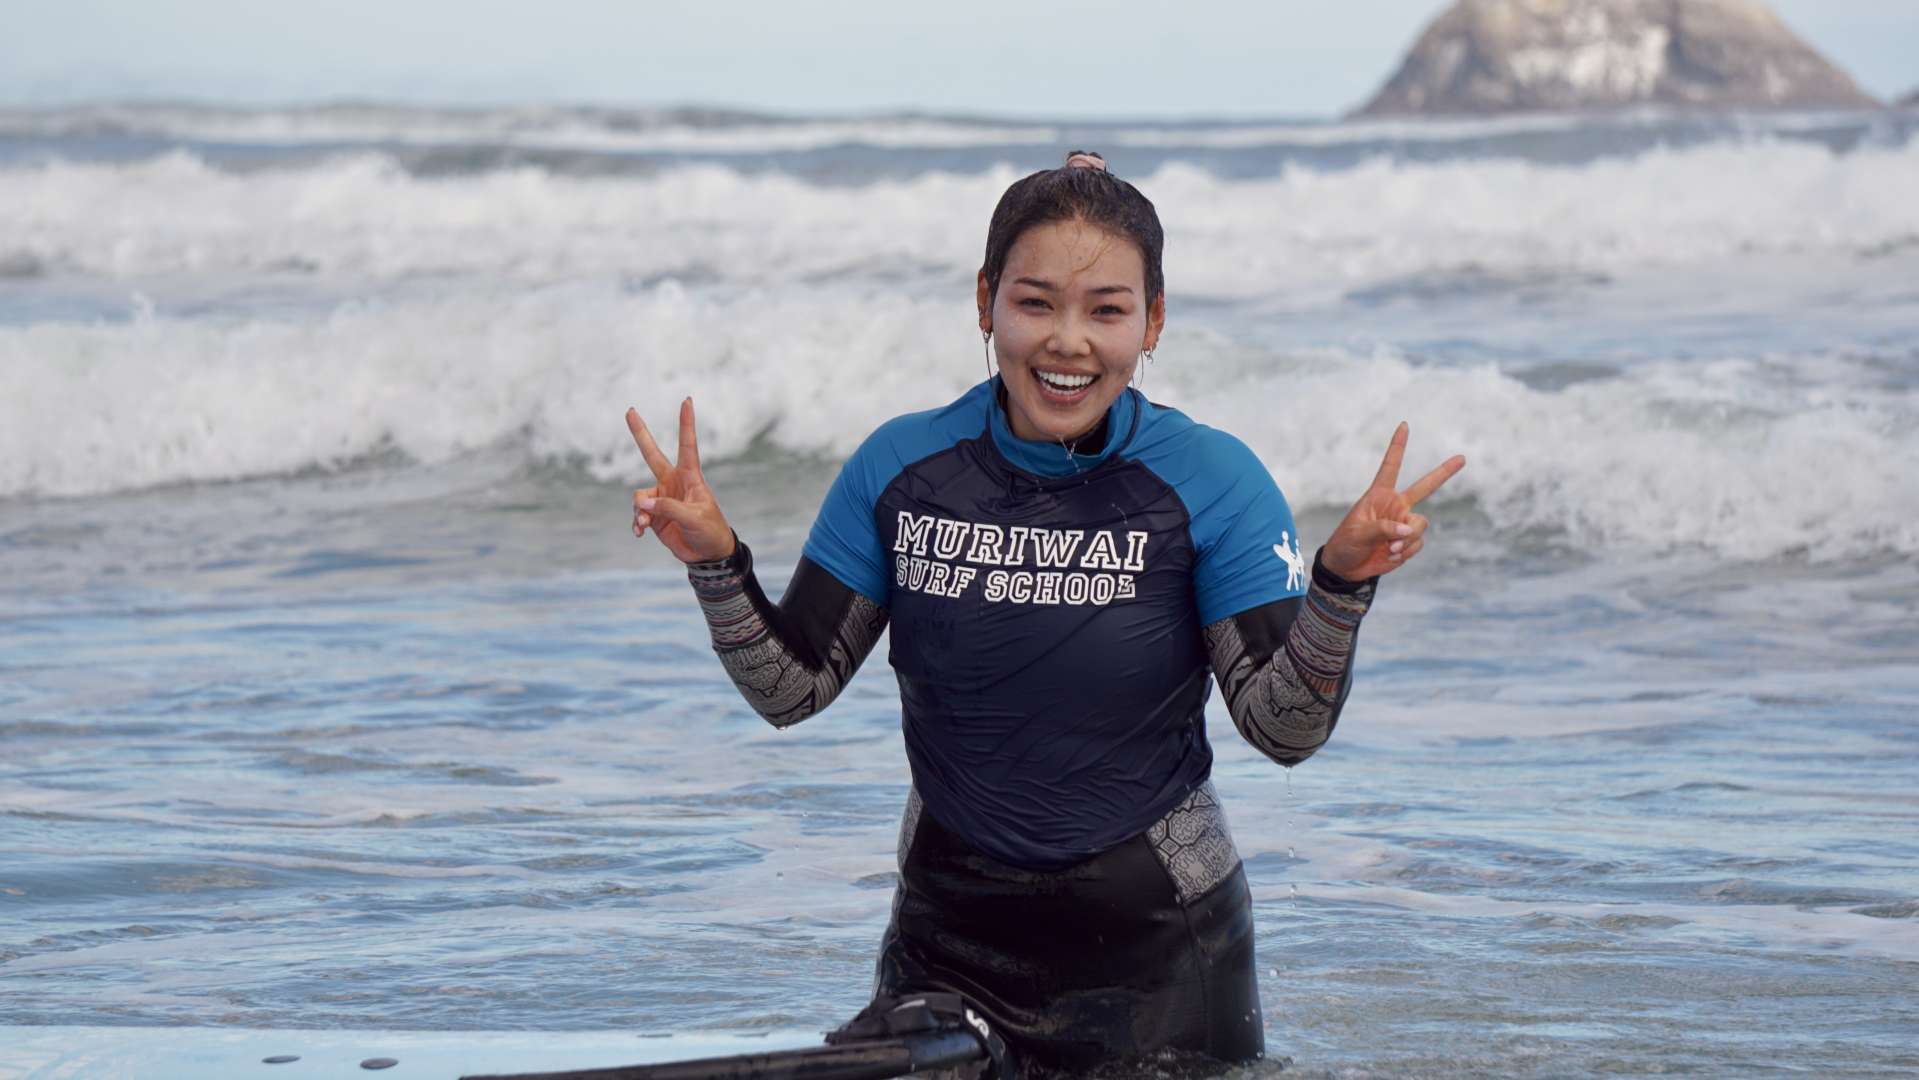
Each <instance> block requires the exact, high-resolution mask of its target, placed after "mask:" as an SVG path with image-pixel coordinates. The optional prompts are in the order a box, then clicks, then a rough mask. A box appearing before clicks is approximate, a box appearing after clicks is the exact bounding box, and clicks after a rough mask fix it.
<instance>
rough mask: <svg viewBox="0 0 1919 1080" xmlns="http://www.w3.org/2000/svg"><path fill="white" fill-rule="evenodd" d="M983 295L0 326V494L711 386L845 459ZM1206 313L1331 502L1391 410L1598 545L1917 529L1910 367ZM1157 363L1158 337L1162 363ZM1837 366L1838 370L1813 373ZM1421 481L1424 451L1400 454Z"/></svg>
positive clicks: (371, 310)
mask: <svg viewBox="0 0 1919 1080" xmlns="http://www.w3.org/2000/svg"><path fill="white" fill-rule="evenodd" d="M971 316H972V311H971V307H970V305H968V304H966V303H964V302H959V303H954V302H950V301H946V300H942V301H939V302H934V301H929V300H918V299H913V298H909V297H903V296H900V295H898V294H897V293H894V292H891V291H888V290H884V289H879V288H873V289H870V290H868V291H866V292H859V291H854V290H839V291H831V292H828V291H820V292H812V293H803V292H796V291H788V292H785V293H759V292H749V293H747V294H745V295H743V296H740V297H736V298H733V299H721V298H717V297H714V296H712V295H705V294H697V293H694V292H690V291H688V290H686V289H684V288H682V287H680V286H678V285H674V284H670V283H669V284H666V285H661V286H657V287H651V288H647V289H642V290H638V291H625V290H622V289H619V288H617V287H615V286H612V285H608V284H601V283H596V284H591V285H575V286H565V287H550V288H544V289H535V290H527V291H523V292H519V293H516V294H507V295H494V296H484V297H481V296H465V295H463V296H459V297H450V298H443V299H440V300H435V301H428V302H415V303H406V304H398V303H395V304H389V305H384V306H376V305H366V306H357V307H347V308H342V309H340V310H339V311H337V312H335V313H334V314H333V315H332V316H331V317H328V318H325V319H322V320H318V321H306V322H301V321H269V320H252V321H245V322H237V323H231V324H228V323H221V322H218V321H215V320H209V319H198V320H195V319H173V318H169V317H167V316H166V315H165V314H164V313H162V314H159V315H153V314H147V315H143V316H142V317H140V318H138V319H136V320H134V321H132V322H130V323H125V324H119V325H93V326H76V325H60V324H45V325H39V326H32V327H26V328H20V329H8V330H4V331H0V366H4V368H5V370H6V371H7V372H8V379H9V389H10V391H11V392H10V393H9V394H8V395H7V397H6V398H5V400H4V403H3V404H0V494H13V495H18V494H57V495H82V494H96V493H102V492H109V491H114V490H123V489H130V488H139V487H145V486H150V485H156V484H164V483H170V482H178V481H191V480H216V479H225V478H232V477H243V476H253V475H261V474H272V473H280V472H286V471H291V470H298V469H301V468H305V467H310V466H331V465H335V464H338V463H340V462H344V461H350V460H352V459H355V458H359V457H363V456H365V455H368V454H373V453H378V452H383V451H391V450H398V451H400V452H402V453H404V454H406V455H408V456H410V457H411V458H414V459H417V460H420V461H426V462H435V461H443V460H447V459H449V458H451V457H453V456H455V455H459V454H462V453H465V452H468V451H471V450H474V449H476V448H480V447H486V446H493V445H500V444H505V445H511V446H517V447H521V448H523V452H524V453H526V454H527V455H529V456H531V457H534V458H539V459H553V458H560V459H579V460H584V461H585V462H586V463H587V465H588V467H589V468H591V469H592V470H593V471H594V472H595V473H596V474H597V475H599V476H601V477H603V478H609V479H610V478H615V477H619V478H629V479H633V480H636V481H637V480H638V479H639V478H640V476H641V475H642V473H641V471H640V466H639V464H638V461H637V455H636V454H635V453H634V451H633V448H632V446H631V444H630V440H629V438H628V436H627V434H626V431H625V429H624V426H623V425H622V424H621V422H620V413H621V412H622V411H623V409H624V407H625V406H626V405H627V404H629V403H632V404H636V405H639V406H641V407H642V408H643V409H644V410H645V412H646V414H647V415H648V416H650V417H651V418H652V419H653V420H654V422H655V423H656V424H657V425H658V426H660V427H661V428H662V429H663V430H665V431H671V429H672V414H673V411H674V406H675V404H676V403H677V402H678V400H679V399H680V397H681V396H682V395H685V394H689V393H692V394H697V405H698V408H699V414H700V423H701V432H702V440H703V447H704V449H705V453H706V456H707V457H708V458H709V459H710V460H724V459H726V458H728V457H731V456H735V455H738V454H740V453H742V452H743V451H745V450H746V449H747V448H748V447H749V446H750V445H751V444H753V442H754V441H755V440H756V439H763V440H765V441H766V442H768V443H770V444H771V445H773V446H775V447H778V448H780V449H782V450H784V451H786V452H789V453H793V454H799V455H821V456H825V457H828V458H836V457H840V456H843V455H845V454H847V453H849V452H850V451H851V450H852V449H853V448H854V447H855V446H856V445H857V443H858V442H859V440H860V439H861V438H862V437H863V436H864V435H865V433H866V432H868V431H870V430H871V429H872V428H873V427H874V426H875V425H876V424H877V423H879V422H880V421H882V420H884V419H885V418H887V417H888V416H891V415H894V414H896V413H899V412H902V411H907V410H910V409H912V408H918V407H931V406H933V405H937V404H940V403H943V402H945V401H947V400H950V399H951V398H953V397H955V396H957V395H958V394H959V393H960V392H962V391H963V389H964V388H965V387H966V386H967V385H969V384H970V383H972V382H973V381H976V380H977V379H978V378H980V377H981V375H982V372H983V358H982V356H981V355H980V353H979V352H978V351H977V339H972V340H971V341H970V343H969V339H968V335H967V327H968V326H969V324H970V321H971ZM1208 342H1209V339H1208V338H1206V337H1205V336H1203V335H1197V336H1193V337H1188V338H1182V339H1180V340H1179V341H1175V342H1171V343H1169V344H1170V346H1171V349H1170V350H1162V351H1163V352H1165V353H1166V354H1167V357H1170V356H1172V355H1173V353H1174V352H1177V354H1178V361H1179V362H1178V363H1177V364H1173V363H1161V364H1159V365H1156V367H1155V370H1154V374H1153V376H1152V378H1153V379H1154V380H1155V381H1154V382H1153V384H1152V385H1151V387H1150V389H1152V390H1153V392H1154V396H1155V397H1156V398H1157V399H1159V400H1163V401H1166V402H1169V403H1172V404H1176V405H1178V406H1180V407H1182V408H1184V409H1185V410H1187V411H1188V412H1189V413H1190V414H1191V415H1193V416H1194V417H1195V418H1197V419H1200V420H1202V421H1205V422H1208V423H1211V424H1214V425H1215V426H1219V427H1222V428H1224V429H1226V430H1229V431H1233V432H1236V433H1238V434H1240V435H1241V436H1242V437H1244V438H1245V439H1246V440H1247V441H1248V442H1249V443H1250V444H1251V445H1252V446H1253V447H1254V449H1255V450H1256V451H1258V452H1259V454H1260V455H1261V456H1262V457H1263V458H1264V459H1265V460H1266V461H1267V463H1268V464H1269V466H1270V467H1271V468H1272V469H1273V471H1274V474H1275V475H1276V476H1277V478H1278V479H1279V481H1280V483H1281V486H1282V487H1283V488H1284V489H1285V490H1286V492H1287V493H1288V495H1289V497H1290V498H1291V499H1292V501H1293V502H1294V504H1295V505H1296V506H1298V507H1301V508H1310V507H1315V506H1322V507H1331V506H1341V505H1344V504H1345V503H1346V502H1348V501H1350V500H1351V499H1352V498H1353V497H1354V496H1355V495H1356V494H1357V492H1358V491H1359V490H1361V489H1362V488H1363V487H1364V485H1365V483H1366V481H1367V480H1368V479H1369V478H1370V475H1371V472H1372V469H1373V468H1374V465H1375V463H1376V462H1377V460H1378V455H1379V453H1380V452H1381V448H1382V447H1383V445H1384V442H1385V438H1386V436H1387V435H1388V434H1389V433H1390V431H1391V429H1392V426H1393V424H1394V423H1395V422H1396V421H1397V420H1399V419H1401V418H1405V419H1408V420H1410V421H1411V423H1412V425H1413V428H1414V430H1415V432H1416V439H1417V448H1418V452H1417V453H1416V454H1415V460H1416V461H1423V460H1426V459H1428V458H1430V459H1431V460H1435V461H1436V460H1437V458H1438V456H1439V455H1441V454H1442V453H1449V452H1454V451H1458V452H1463V453H1465V454H1466V455H1467V456H1468V457H1469V459H1470V460H1471V465H1470V467H1469V468H1468V469H1467V471H1466V472H1465V473H1464V474H1463V475H1462V476H1460V477H1459V478H1458V479H1457V480H1455V481H1454V483H1453V484H1452V485H1450V487H1449V488H1448V491H1449V492H1451V493H1455V494H1457V495H1459V496H1471V497H1474V498H1475V499H1476V500H1477V503H1478V505H1479V507H1480V508H1481V510H1482V511H1483V512H1484V513H1485V514H1486V515H1487V516H1488V517H1489V518H1490V519H1491V522H1492V524H1493V526H1494V527H1495V528H1496V529H1498V530H1500V531H1501V532H1510V531H1514V530H1542V531H1544V532H1546V533H1548V534H1557V535H1562V536H1564V537H1565V538H1567V539H1568V540H1569V541H1570V542H1572V543H1575V544H1577V545H1580V546H1592V547H1599V546H1604V547H1607V548H1613V549H1617V548H1621V547H1624V548H1629V549H1663V548H1670V547H1673V546H1676V545H1678V546H1686V545H1699V546H1702V547H1704V548H1706V549H1708V550H1712V551H1716V552H1719V553H1722V554H1724V555H1728V556H1733V557H1739V558H1765V557H1770V556H1776V555H1780V554H1785V553H1791V552H1805V553H1807V554H1808V555H1810V556H1811V557H1813V558H1815V559H1824V558H1837V557H1842V556H1847V555H1853V554H1860V553H1867V552H1884V551H1897V552H1905V553H1913V552H1919V524H1915V523H1914V520H1913V518H1912V515H1911V512H1910V508H1911V507H1912V506H1913V505H1914V504H1915V503H1916V502H1919V480H1915V479H1914V477H1913V475H1912V473H1911V472H1910V470H1909V469H1907V468H1905V463H1906V462H1909V461H1911V460H1913V459H1914V458H1915V457H1916V456H1919V390H1914V389H1912V388H1910V387H1908V388H1905V389H1901V388H1897V387H1887V386H1884V385H1882V382H1883V380H1882V379H1880V378H1879V374H1880V373H1879V372H1878V370H1877V369H1875V368H1873V367H1872V365H1871V364H1868V363H1856V362H1853V361H1848V360H1843V359H1838V358H1821V357H1780V358H1763V357H1756V358H1729V359H1726V360H1723V361H1719V362H1700V361H1689V362H1685V363H1680V362H1672V363H1660V362H1648V363H1644V364H1639V365H1634V366H1631V367H1628V368H1627V369H1625V371H1624V373H1622V374H1619V375H1616V376H1613V377H1609V378H1600V379H1593V380H1589V381H1584V382H1579V383H1575V384H1573V385H1571V386H1567V387H1564V388H1559V389H1539V388H1535V387H1533V386H1529V385H1528V384H1527V383H1525V382H1523V381H1521V380H1520V379H1518V378H1516V377H1514V376H1513V375H1511V374H1506V373H1502V372H1501V371H1499V370H1497V369H1495V368H1493V367H1491V366H1482V367H1470V368H1458V367H1446V366H1437V365H1431V364H1424V363H1419V362H1415V361H1413V360H1410V359H1408V358H1406V357H1404V356H1402V355H1400V354H1398V353H1396V352H1394V351H1392V350H1390V349H1385V348H1380V349H1375V350H1369V351H1354V350H1347V349H1334V348H1326V349H1321V350H1316V351H1310V352H1298V353H1290V354H1286V355H1278V356H1273V355H1259V354H1247V353H1245V352H1244V351H1243V350H1241V351H1235V350H1232V349H1224V348H1220V347H1218V346H1216V345H1211V344H1209V343H1208ZM1167 357H1163V358H1162V359H1165V358H1167ZM1812 365H1823V366H1822V367H1821V369H1820V375H1819V379H1820V381H1819V383H1818V385H1819V389H1818V390H1817V391H1815V392H1811V393H1808V392H1807V391H1806V390H1804V389H1803V377H1804V376H1805V374H1806V373H1807V371H1808V370H1809V369H1810V366H1812ZM1408 475H1409V476H1410V472H1409V474H1408Z"/></svg>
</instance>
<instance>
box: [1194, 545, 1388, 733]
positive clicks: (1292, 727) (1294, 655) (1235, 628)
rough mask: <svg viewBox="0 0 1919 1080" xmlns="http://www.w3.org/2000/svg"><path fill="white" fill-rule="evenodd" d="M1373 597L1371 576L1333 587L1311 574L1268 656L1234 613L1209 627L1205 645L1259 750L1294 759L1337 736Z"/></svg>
mask: <svg viewBox="0 0 1919 1080" xmlns="http://www.w3.org/2000/svg"><path fill="white" fill-rule="evenodd" d="M1316 576H1317V575H1316ZM1372 601H1373V585H1372V583H1370V582H1368V583H1366V584H1364V585H1361V586H1359V587H1358V588H1357V589H1356V590H1354V591H1352V592H1334V591H1332V590H1331V589H1327V588H1324V587H1323V586H1322V585H1321V584H1320V582H1319V581H1318V580H1314V581H1313V583H1312V585H1311V586H1309V587H1308V588H1307V590H1306V597H1305V602H1304V603H1303V604H1301V605H1300V608H1299V614H1298V616H1297V617H1295V618H1294V619H1293V624H1292V626H1291V627H1290V628H1288V629H1287V631H1286V641H1285V644H1284V645H1283V646H1282V647H1281V648H1279V649H1276V650H1274V652H1273V654H1272V656H1271V657H1269V658H1266V659H1265V660H1264V661H1263V662H1262V661H1261V660H1260V659H1259V658H1256V657H1254V656H1253V655H1251V652H1250V650H1249V649H1248V648H1247V645H1246V640H1245V637H1244V636H1243V635H1242V634H1241V633H1240V627H1239V624H1238V622H1236V621H1235V620H1236V619H1237V616H1235V617H1233V618H1226V619H1221V620H1219V621H1218V622H1215V623H1213V624H1212V625H1211V626H1208V627H1207V628H1206V650H1207V652H1208V653H1209V654H1210V655H1211V657H1212V661H1213V672H1214V676H1215V677H1216V678H1217V679H1218V680H1219V688H1220V691H1221V692H1222V693H1224V694H1225V695H1226V708H1227V711H1229V712H1231V713H1232V716H1233V725H1234V726H1235V727H1237V728H1239V733H1240V734H1241V735H1242V736H1244V737H1245V738H1246V741H1247V742H1249V743H1252V744H1253V746H1254V747H1255V748H1257V749H1258V750H1259V752H1260V753H1262V754H1265V755H1266V756H1267V757H1269V758H1272V759H1273V760H1274V761H1277V762H1279V763H1280V764H1281V765H1297V764H1299V763H1300V762H1302V761H1304V760H1306V759H1307V758H1308V757H1311V756H1312V754H1313V751H1315V750H1317V749H1319V747H1320V745H1321V744H1322V743H1324V742H1325V741H1326V737H1327V736H1328V735H1330V734H1332V730H1333V722H1334V720H1336V719H1337V718H1338V716H1339V707H1340V705H1341V704H1342V702H1343V700H1344V693H1343V690H1344V687H1345V684H1346V677H1347V674H1348V668H1349V666H1350V665H1351V663H1352V658H1353V645H1354V642H1355V640H1356V637H1357V635H1358V633H1359V621H1360V619H1361V618H1362V617H1364V616H1365V614H1366V609H1367V608H1368V607H1370V606H1371V605H1372Z"/></svg>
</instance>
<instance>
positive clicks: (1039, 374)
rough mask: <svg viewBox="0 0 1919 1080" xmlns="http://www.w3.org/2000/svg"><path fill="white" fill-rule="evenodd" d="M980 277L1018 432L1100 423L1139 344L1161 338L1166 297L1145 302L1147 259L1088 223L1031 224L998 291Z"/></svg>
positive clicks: (1074, 434)
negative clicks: (990, 293)
mask: <svg viewBox="0 0 1919 1080" xmlns="http://www.w3.org/2000/svg"><path fill="white" fill-rule="evenodd" d="M990 299H991V304H992V310H991V311H990V312H989V311H988V310H987V304H988V301H989V297H988V290H987V287H986V275H985V274H984V273H982V274H980V278H979V307H980V311H981V313H982V315H981V319H980V329H982V330H991V331H993V351H994V353H995V354H996V355H997V357H998V359H999V370H1000V376H1001V377H1002V379H1003V380H1004V381H1005V383H1006V403H1007V406H1008V408H1007V412H1008V417H1007V418H1008V420H1009V421H1011V426H1012V429H1013V434H1015V435H1017V436H1019V437H1020V438H1022V439H1035V440H1037V439H1045V440H1062V441H1067V442H1070V441H1072V440H1074V439H1077V438H1079V437H1080V436H1082V435H1084V434H1086V433H1087V432H1089V431H1091V430H1093V428H1095V427H1097V426H1098V425H1099V421H1100V418H1101V417H1103V416H1105V415H1106V410H1107V409H1108V408H1110V407H1111V406H1112V404H1113V400H1114V399H1115V398H1117V397H1119V394H1120V391H1122V390H1124V389H1126V383H1127V380H1129V379H1131V378H1132V377H1133V366H1134V364H1135V363H1137V362H1138V360H1139V354H1140V352H1141V351H1142V350H1146V349H1151V348H1152V347H1153V346H1154V345H1155V344H1157V343H1158V341H1159V331H1160V327H1161V326H1162V325H1163V324H1164V323H1165V321H1166V304H1165V300H1164V298H1158V299H1155V300H1154V301H1153V303H1152V304H1151V305H1150V307H1149V306H1148V305H1147V303H1146V266H1145V263H1144V262H1143V261H1142V260H1141V259H1140V254H1139V248H1137V247H1135V246H1134V245H1133V242H1132V241H1130V240H1128V239H1126V238H1125V237H1123V236H1119V235H1116V234H1114V233H1111V232H1108V231H1107V230H1105V229H1102V228H1100V227H1099V226H1097V225H1092V224H1088V223H1087V222H1084V221H1055V222H1050V223H1048V224H1045V225H1035V226H1033V227H1032V228H1030V229H1028V230H1026V231H1025V232H1023V233H1021V234H1020V235H1019V239H1017V240H1015V241H1014V242H1013V247H1012V250H1011V251H1009V252H1008V253H1007V255H1006V267H1005V269H1004V270H1003V271H1002V272H1001V274H1000V283H999V295H998V296H995V297H991V298H990Z"/></svg>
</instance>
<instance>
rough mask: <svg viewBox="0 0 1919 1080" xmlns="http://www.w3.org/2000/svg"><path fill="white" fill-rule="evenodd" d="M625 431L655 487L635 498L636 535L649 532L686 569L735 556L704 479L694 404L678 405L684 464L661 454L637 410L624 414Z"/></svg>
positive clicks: (637, 493)
mask: <svg viewBox="0 0 1919 1080" xmlns="http://www.w3.org/2000/svg"><path fill="white" fill-rule="evenodd" d="M626 427H627V430H628V431H631V432H632V433H633V441H634V442H636V443H638V444H640V453H641V454H643V455H645V457H646V465H647V468H649V469H652V470H653V482H654V486H653V487H646V488H641V489H639V490H638V491H635V492H634V493H633V535H634V536H636V537H639V536H645V535H646V530H647V529H648V528H651V529H652V530H653V535H655V536H657V537H659V538H660V543H662V544H665V545H666V550H668V551H670V552H672V553H673V557H674V558H676V559H678V560H680V561H681V562H683V563H695V562H712V561H713V560H715V559H724V558H726V557H727V556H729V555H731V554H733V547H734V540H733V528H732V526H730V525H728V524H727V523H726V515H725V514H722V513H720V504H719V503H718V502H716V501H714V499H713V489H711V488H709V487H707V486H706V477H705V476H703V475H701V473H700V440H699V437H698V436H697V435H695V434H694V431H693V399H692V398H687V399H686V400H685V401H682V402H680V460H679V462H678V463H677V464H675V463H674V462H671V461H668V460H667V459H666V455H665V454H662V453H660V447H659V444H658V443H655V442H654V441H653V433H652V432H650V431H648V430H646V421H644V420H642V419H640V414H639V411H638V410H635V409H628V410H626Z"/></svg>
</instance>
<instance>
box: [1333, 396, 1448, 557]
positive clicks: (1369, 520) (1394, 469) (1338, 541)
mask: <svg viewBox="0 0 1919 1080" xmlns="http://www.w3.org/2000/svg"><path fill="white" fill-rule="evenodd" d="M1405 456H1406V425H1405V423H1404V422H1402V423H1401V424H1400V425H1399V427H1398V428H1397V429H1396V430H1395V431H1394V432H1393V441H1392V442H1391V443H1389V444H1388V445H1387V447H1386V460H1384V461H1382V462H1380V463H1379V474H1378V475H1377V476H1375V477H1373V486H1372V487H1370V488H1367V489H1366V494H1364V495H1361V496H1360V497H1359V501H1358V502H1356V503H1354V504H1353V508H1352V509H1351V510H1348V511H1346V517H1345V519H1344V520H1342V521H1341V522H1340V523H1339V527H1338V528H1336V529H1334V530H1333V535H1332V536H1330V537H1328V538H1327V540H1326V547H1325V549H1324V550H1323V551H1322V552H1321V553H1320V558H1321V560H1322V561H1323V562H1324V565H1325V567H1326V569H1328V570H1331V571H1332V572H1333V573H1335V574H1338V575H1339V576H1340V577H1342V578H1345V579H1346V580H1347V581H1364V580H1366V579H1367V578H1373V577H1378V576H1379V575H1381V574H1386V573H1390V572H1392V571H1394V570H1397V569H1399V568H1400V567H1402V566H1404V565H1406V561H1407V560H1408V559H1411V558H1412V557H1413V556H1414V555H1417V554H1419V549H1420V548H1422V547H1424V546H1425V544H1426V539H1425V537H1426V518H1425V517H1424V516H1422V515H1420V514H1415V513H1413V507H1415V506H1418V505H1419V502H1420V500H1421V499H1424V498H1425V497H1426V496H1428V495H1431V494H1432V493H1433V492H1435V491H1438V490H1439V487H1440V485H1441V484H1444V483H1445V482H1446V481H1448V480H1451V479H1452V478H1453V474H1454V473H1456V472H1458V471H1459V470H1461V469H1463V468H1465V467H1466V459H1465V458H1464V457H1462V456H1460V455H1458V454H1455V455H1453V456H1452V457H1449V458H1447V459H1446V460H1445V461H1442V462H1440V464H1439V467H1438V468H1436V469H1434V470H1433V471H1432V472H1429V473H1427V474H1426V475H1424V476H1422V477H1420V478H1419V479H1418V480H1416V481H1414V483H1413V485H1412V486H1411V487H1409V488H1407V489H1406V490H1404V491H1400V490H1397V485H1398V483H1399V463H1400V461H1401V459H1403V458H1404V457H1405Z"/></svg>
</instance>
